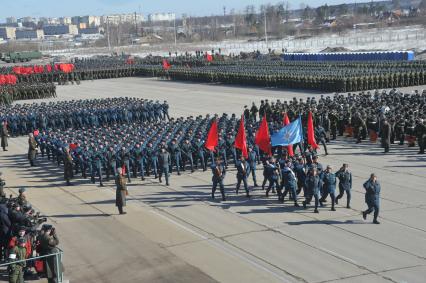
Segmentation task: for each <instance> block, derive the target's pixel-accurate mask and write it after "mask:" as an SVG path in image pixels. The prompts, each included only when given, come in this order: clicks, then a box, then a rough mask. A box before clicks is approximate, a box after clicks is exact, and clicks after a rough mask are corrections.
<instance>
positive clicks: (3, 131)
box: [0, 121, 9, 151]
mask: <svg viewBox="0 0 426 283" xmlns="http://www.w3.org/2000/svg"><path fill="white" fill-rule="evenodd" d="M8 137H9V132H8V130H7V123H6V121H3V122H2V123H1V125H0V138H1V147H2V148H3V151H7V147H8V143H7V138H8Z"/></svg>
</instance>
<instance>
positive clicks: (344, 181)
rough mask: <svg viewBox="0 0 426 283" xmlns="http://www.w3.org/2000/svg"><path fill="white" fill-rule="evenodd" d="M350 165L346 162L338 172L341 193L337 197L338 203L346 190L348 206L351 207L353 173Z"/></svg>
mask: <svg viewBox="0 0 426 283" xmlns="http://www.w3.org/2000/svg"><path fill="white" fill-rule="evenodd" d="M348 167H349V165H348V164H346V163H345V164H343V166H342V168H340V170H339V171H338V172H337V173H336V177H337V178H338V179H339V195H338V196H337V197H336V204H338V202H339V199H341V198H342V197H343V194H344V193H345V192H346V199H347V200H346V208H351V190H352V173H351V172H350V171H349V169H348Z"/></svg>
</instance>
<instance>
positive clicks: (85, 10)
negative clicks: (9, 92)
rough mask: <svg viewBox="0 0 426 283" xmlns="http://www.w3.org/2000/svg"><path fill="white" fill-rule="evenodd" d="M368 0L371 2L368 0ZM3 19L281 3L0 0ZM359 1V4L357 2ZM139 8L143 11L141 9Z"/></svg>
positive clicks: (293, 4)
mask: <svg viewBox="0 0 426 283" xmlns="http://www.w3.org/2000/svg"><path fill="white" fill-rule="evenodd" d="M365 1H368V0H365ZM0 2H1V3H0V4H1V5H0V6H1V8H0V20H1V21H4V20H5V18H6V17H9V16H14V17H17V18H19V17H23V16H32V17H41V16H47V17H60V16H78V15H104V14H113V13H131V12H132V13H133V12H139V11H141V13H142V14H144V15H147V14H149V13H153V12H173V13H176V14H177V15H178V17H179V16H180V15H181V14H182V13H186V14H188V15H190V16H197V15H200V16H205V15H213V14H222V13H223V6H226V9H227V12H229V11H230V10H231V9H235V11H242V10H243V9H244V7H246V6H247V5H255V6H256V7H257V6H259V5H262V4H267V3H271V4H276V3H279V2H280V1H274V0H271V1H268V0H198V1H196V0H144V1H142V0H5V1H4V0H0ZM289 2H290V8H292V9H298V8H299V7H300V5H301V4H302V3H305V4H309V6H319V5H322V4H324V3H327V4H329V5H330V4H341V3H349V2H355V1H352V0H348V1H342V0H329V1H326V0H309V1H308V0H305V1H302V0H290V1H289ZM358 2H360V1H358ZM139 9H140V10H139Z"/></svg>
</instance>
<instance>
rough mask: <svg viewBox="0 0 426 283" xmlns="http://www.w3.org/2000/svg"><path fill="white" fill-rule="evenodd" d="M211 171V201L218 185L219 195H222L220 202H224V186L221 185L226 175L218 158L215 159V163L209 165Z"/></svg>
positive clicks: (223, 166)
mask: <svg viewBox="0 0 426 283" xmlns="http://www.w3.org/2000/svg"><path fill="white" fill-rule="evenodd" d="M211 169H212V173H213V176H212V182H213V186H212V199H214V198H215V196H214V194H215V192H216V189H217V185H219V189H220V193H221V195H222V201H225V200H226V198H225V186H224V185H223V180H224V179H225V175H226V168H225V165H224V164H223V163H222V161H221V160H220V158H217V159H216V161H215V162H213V164H212V165H211Z"/></svg>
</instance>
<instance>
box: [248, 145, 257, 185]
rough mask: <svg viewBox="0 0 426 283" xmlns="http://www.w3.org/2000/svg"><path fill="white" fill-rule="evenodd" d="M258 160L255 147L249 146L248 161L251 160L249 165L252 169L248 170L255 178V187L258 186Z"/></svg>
mask: <svg viewBox="0 0 426 283" xmlns="http://www.w3.org/2000/svg"><path fill="white" fill-rule="evenodd" d="M257 160H258V156H257V153H256V151H255V150H253V147H251V146H250V147H249V151H248V162H249V166H250V171H249V172H248V176H247V177H249V176H250V174H251V176H252V178H253V183H254V187H257V182H256V165H257V164H256V163H257Z"/></svg>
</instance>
